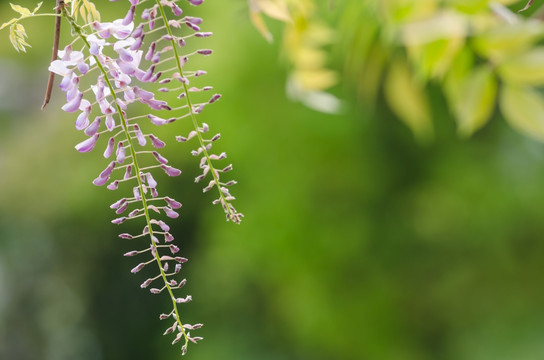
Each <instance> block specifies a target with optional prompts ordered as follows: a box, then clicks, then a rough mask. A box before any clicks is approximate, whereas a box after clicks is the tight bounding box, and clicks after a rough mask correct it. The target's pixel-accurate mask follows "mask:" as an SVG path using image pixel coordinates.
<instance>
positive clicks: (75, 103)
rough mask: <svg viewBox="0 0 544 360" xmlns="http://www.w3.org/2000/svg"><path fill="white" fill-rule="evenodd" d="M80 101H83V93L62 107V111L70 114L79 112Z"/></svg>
mask: <svg viewBox="0 0 544 360" xmlns="http://www.w3.org/2000/svg"><path fill="white" fill-rule="evenodd" d="M81 99H83V93H79V94H77V96H76V97H74V98H73V99H72V100H70V101H69V102H68V103H66V104H65V105H64V106H63V107H62V110H64V111H66V112H70V113H72V112H75V111H77V110H79V106H80V105H81Z"/></svg>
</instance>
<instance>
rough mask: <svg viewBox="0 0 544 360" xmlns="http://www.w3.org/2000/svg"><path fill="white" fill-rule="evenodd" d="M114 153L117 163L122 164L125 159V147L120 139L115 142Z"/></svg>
mask: <svg viewBox="0 0 544 360" xmlns="http://www.w3.org/2000/svg"><path fill="white" fill-rule="evenodd" d="M115 155H116V156H117V162H118V163H119V164H122V163H123V162H124V161H125V148H124V146H123V142H122V141H119V143H118V144H117V151H116V152H115Z"/></svg>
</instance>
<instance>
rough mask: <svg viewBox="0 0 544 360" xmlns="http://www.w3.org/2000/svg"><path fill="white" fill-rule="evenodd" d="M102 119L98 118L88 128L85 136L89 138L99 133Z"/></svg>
mask: <svg viewBox="0 0 544 360" xmlns="http://www.w3.org/2000/svg"><path fill="white" fill-rule="evenodd" d="M100 121H101V119H100V117H98V116H97V117H96V118H95V119H94V121H93V122H92V123H91V125H89V127H88V128H86V129H85V134H86V135H87V136H93V135H94V134H96V132H97V131H98V128H99V127H100Z"/></svg>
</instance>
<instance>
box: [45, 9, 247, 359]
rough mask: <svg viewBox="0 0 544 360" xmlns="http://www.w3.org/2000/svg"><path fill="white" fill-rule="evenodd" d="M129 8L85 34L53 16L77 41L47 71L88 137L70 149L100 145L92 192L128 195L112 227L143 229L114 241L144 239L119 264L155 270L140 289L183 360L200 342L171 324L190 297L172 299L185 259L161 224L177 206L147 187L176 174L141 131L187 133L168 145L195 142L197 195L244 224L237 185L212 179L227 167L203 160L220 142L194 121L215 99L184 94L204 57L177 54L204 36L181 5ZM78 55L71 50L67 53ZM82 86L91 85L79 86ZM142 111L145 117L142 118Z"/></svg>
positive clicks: (185, 327) (186, 328) (157, 144)
mask: <svg viewBox="0 0 544 360" xmlns="http://www.w3.org/2000/svg"><path fill="white" fill-rule="evenodd" d="M186 1H187V2H188V3H189V4H190V5H194V6H196V5H200V4H202V3H203V0H186ZM129 2H130V8H129V10H128V12H127V13H126V16H124V18H122V19H117V20H114V21H113V22H99V21H94V22H92V23H89V24H87V25H84V26H80V25H78V24H77V23H76V21H75V19H74V18H73V17H71V16H70V14H68V12H67V11H66V10H64V11H63V14H62V15H63V16H64V17H65V18H67V19H68V21H69V22H70V24H71V27H72V30H73V31H74V32H75V33H76V34H77V39H76V40H74V41H73V42H72V43H71V44H69V45H67V46H66V47H65V48H64V50H62V51H59V59H58V60H55V61H53V62H52V63H51V66H50V68H49V70H50V71H52V72H54V73H56V74H58V75H60V76H62V81H61V83H60V88H61V90H62V91H63V92H64V93H65V95H66V104H65V105H64V106H63V107H62V109H63V110H64V111H66V112H70V113H77V119H76V120H75V127H76V129H77V130H80V131H82V132H83V133H84V134H85V135H86V136H87V138H86V139H85V140H84V141H82V142H80V143H79V144H77V145H76V149H77V150H78V151H79V152H90V151H92V150H93V149H94V148H95V147H97V144H99V143H100V142H101V141H102V140H101V139H106V141H105V143H104V145H105V150H104V153H103V156H104V158H106V159H110V162H109V164H108V165H107V166H106V168H105V169H104V170H103V171H102V172H100V174H98V176H97V177H96V178H95V179H94V180H93V183H94V184H95V185H97V186H102V185H105V186H106V187H107V188H108V189H110V190H117V189H118V188H122V187H125V186H128V191H127V192H128V194H129V195H125V197H123V198H121V199H120V200H118V201H116V202H115V203H114V204H112V205H111V208H112V209H113V210H114V211H115V213H116V214H117V215H118V217H117V218H115V219H114V220H113V221H112V222H113V223H114V224H121V223H124V222H125V221H128V220H133V219H143V222H144V223H143V229H142V232H141V233H139V234H128V233H123V234H121V235H119V236H120V237H121V238H123V239H129V240H134V239H139V238H144V239H148V240H149V243H148V245H147V246H145V247H143V248H141V249H139V250H133V251H130V252H127V253H126V254H125V256H130V257H132V256H134V257H136V256H138V257H140V258H142V260H141V262H140V263H139V264H138V265H137V266H135V267H134V268H133V269H132V270H131V272H132V273H137V272H139V271H140V270H142V269H143V268H144V267H145V266H147V265H151V264H156V265H157V266H158V272H157V275H156V276H154V277H152V278H149V279H147V280H145V281H144V282H143V283H142V284H141V287H142V288H149V290H150V292H151V293H152V294H159V293H163V292H164V293H167V294H168V295H169V297H170V298H171V301H172V310H171V311H170V312H169V313H165V314H161V315H160V319H161V320H166V319H171V320H172V321H173V322H172V325H171V326H169V327H168V328H167V330H166V332H165V335H166V334H170V333H172V334H174V335H175V337H174V340H173V343H177V342H179V341H183V345H182V353H183V354H185V353H186V351H187V345H188V343H189V341H191V342H194V343H196V342H197V341H198V340H200V339H201V338H200V337H197V336H191V334H190V331H192V330H196V329H198V328H199V327H201V326H202V325H201V324H193V325H191V324H184V323H183V322H182V321H181V318H180V313H179V310H178V305H179V304H182V303H186V302H189V301H190V300H191V296H185V297H177V296H176V295H175V294H174V290H177V289H179V288H181V287H182V286H183V285H185V283H186V280H185V279H183V280H177V279H176V278H177V276H178V274H179V273H180V271H181V268H182V264H183V263H185V262H186V261H187V259H186V258H184V257H181V256H179V255H178V253H179V250H180V249H179V247H178V246H176V245H175V244H174V243H173V241H174V237H173V236H172V234H171V233H170V227H169V226H168V225H167V224H166V223H165V222H164V221H163V220H162V219H161V218H164V217H167V218H171V219H175V218H177V217H178V216H179V214H178V212H177V211H178V209H179V208H180V207H181V203H180V202H178V201H177V200H175V199H173V198H171V197H168V196H161V195H160V194H159V190H158V184H157V181H156V179H155V176H157V171H158V172H159V173H160V172H164V173H166V174H167V175H168V176H178V175H180V174H181V170H179V169H176V168H174V167H172V166H171V165H169V164H168V159H166V158H165V157H164V156H163V155H162V154H161V153H160V151H161V149H162V148H164V147H165V145H166V143H165V141H163V140H161V139H160V138H159V137H158V136H156V135H154V134H153V133H152V132H149V131H147V130H146V129H148V128H150V127H153V126H163V125H167V124H172V123H176V122H179V121H180V120H182V119H186V120H185V121H190V122H191V124H192V126H193V128H194V130H192V131H190V133H189V134H188V135H187V136H177V137H176V139H177V141H180V142H184V141H188V140H190V139H193V138H195V139H196V140H197V141H198V145H197V148H196V149H195V150H193V151H192V154H193V155H194V156H200V168H201V169H202V174H201V175H199V176H198V177H197V178H196V179H195V181H196V182H198V181H201V180H204V179H205V178H206V177H208V178H209V183H208V185H207V186H206V187H205V188H204V192H207V191H209V190H212V189H214V188H216V189H217V191H218V198H217V199H216V200H214V204H221V206H222V208H223V209H224V211H225V213H226V216H227V220H230V221H233V222H235V223H239V222H240V221H241V219H242V217H243V215H242V214H241V213H238V212H237V211H236V209H235V208H234V207H233V206H232V204H231V201H232V200H234V197H233V196H232V195H231V194H230V192H229V190H228V187H230V186H231V185H234V184H236V182H235V181H234V180H231V181H227V182H222V180H221V179H220V174H222V173H226V172H228V171H230V170H231V169H232V165H227V166H224V165H223V166H222V168H221V169H219V168H218V169H216V168H215V166H214V162H216V161H220V160H223V159H225V158H226V154H225V153H221V154H213V153H212V152H211V149H212V146H213V144H214V143H215V142H216V141H217V140H219V138H220V134H215V135H213V136H211V137H207V135H206V134H207V133H208V131H209V126H208V125H207V124H205V123H202V124H200V123H199V122H198V121H197V119H196V116H197V115H198V114H200V113H201V112H202V111H203V109H204V108H205V107H206V106H207V105H208V104H212V103H214V102H216V101H217V100H219V98H220V97H221V96H220V95H219V94H213V95H210V96H208V97H207V98H206V100H205V101H203V102H198V103H197V102H192V98H193V96H194V95H197V93H201V94H205V93H207V92H209V91H210V90H212V87H210V86H204V87H201V88H199V87H195V86H192V85H191V82H192V81H193V80H194V79H196V78H198V77H201V76H203V75H205V74H206V72H205V71H203V70H198V69H195V70H191V69H187V67H188V64H190V63H191V59H193V57H195V56H207V55H210V54H211V53H212V51H211V50H209V49H198V50H195V51H192V52H184V49H185V48H186V43H187V42H188V41H190V40H191V38H205V37H209V36H211V35H212V34H211V33H210V32H203V31H201V30H200V25H201V23H202V19H201V18H197V17H191V16H184V15H183V10H182V8H181V7H180V5H178V3H179V2H180V1H178V2H175V1H168V0H142V1H139V0H129ZM167 13H170V18H169V17H168V16H167ZM78 46H79V47H80V48H81V49H80V50H79V48H78V50H76V48H77V47H78ZM88 81H90V84H89V85H88V86H84V85H83V84H84V82H88ZM172 93H174V94H175V95H176V100H175V101H171V100H170V101H169V100H168V99H171V97H172V96H171V94H172ZM132 104H143V105H138V106H136V105H134V106H131V105H132ZM142 107H143V108H144V109H146V110H145V111H144V113H143V114H142V110H141V109H142ZM125 190H126V188H125ZM140 221H141V220H140ZM157 284H159V285H157Z"/></svg>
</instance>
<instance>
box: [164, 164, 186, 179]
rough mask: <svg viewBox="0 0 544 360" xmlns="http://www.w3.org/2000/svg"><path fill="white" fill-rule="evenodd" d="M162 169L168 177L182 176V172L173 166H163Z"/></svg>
mask: <svg viewBox="0 0 544 360" xmlns="http://www.w3.org/2000/svg"><path fill="white" fill-rule="evenodd" d="M161 169H163V170H164V172H165V173H166V174H167V175H168V176H178V175H179V174H181V170H179V169H176V168H174V167H172V166H168V165H161Z"/></svg>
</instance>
